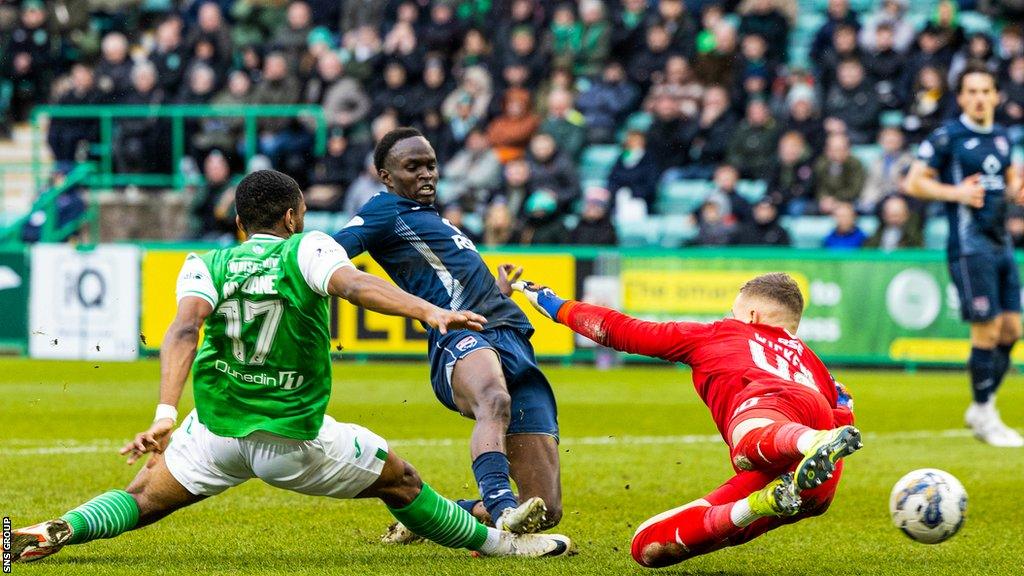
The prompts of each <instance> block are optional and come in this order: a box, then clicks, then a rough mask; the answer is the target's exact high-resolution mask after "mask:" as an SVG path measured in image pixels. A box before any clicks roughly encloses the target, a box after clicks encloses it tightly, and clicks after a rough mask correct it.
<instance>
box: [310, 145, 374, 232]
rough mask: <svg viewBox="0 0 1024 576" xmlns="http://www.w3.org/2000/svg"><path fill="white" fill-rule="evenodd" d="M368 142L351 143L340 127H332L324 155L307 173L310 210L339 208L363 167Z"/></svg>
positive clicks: (368, 147)
mask: <svg viewBox="0 0 1024 576" xmlns="http://www.w3.org/2000/svg"><path fill="white" fill-rule="evenodd" d="M371 151H372V150H371V149H370V146H369V144H359V143H357V142H355V143H354V142H352V141H350V140H349V139H348V137H346V136H345V131H344V130H342V129H341V128H332V129H331V132H330V137H329V138H328V139H327V154H325V155H324V156H323V157H322V158H318V159H317V161H316V164H315V165H314V167H313V170H312V171H311V173H310V175H309V182H310V186H309V188H308V189H307V190H306V195H305V197H306V206H307V207H308V208H309V209H310V210H329V211H332V212H337V211H340V210H341V209H342V203H343V201H344V199H345V191H346V190H347V189H348V187H349V186H350V185H352V183H353V182H355V180H356V179H357V178H359V174H360V172H362V170H363V163H364V162H365V161H366V155H367V154H369V153H371Z"/></svg>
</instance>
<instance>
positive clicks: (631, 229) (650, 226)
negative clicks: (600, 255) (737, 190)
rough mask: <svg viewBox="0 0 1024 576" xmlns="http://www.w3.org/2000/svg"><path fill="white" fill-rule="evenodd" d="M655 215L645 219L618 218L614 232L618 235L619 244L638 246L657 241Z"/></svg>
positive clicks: (656, 219)
mask: <svg viewBox="0 0 1024 576" xmlns="http://www.w3.org/2000/svg"><path fill="white" fill-rule="evenodd" d="M655 224H660V223H659V221H658V217H657V216H649V217H648V218H647V219H645V220H619V221H617V222H616V223H615V232H616V233H617V234H618V236H619V245H620V246H622V247H623V248H640V247H643V246H650V245H652V244H654V243H656V242H657V238H658V235H659V233H660V230H659V226H656V225H655Z"/></svg>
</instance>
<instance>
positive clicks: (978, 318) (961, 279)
mask: <svg viewBox="0 0 1024 576" xmlns="http://www.w3.org/2000/svg"><path fill="white" fill-rule="evenodd" d="M949 275H950V277H951V278H952V279H953V284H955V285H956V289H957V292H959V293H960V316H961V317H962V318H963V319H964V320H965V321H967V322H986V321H988V320H991V319H993V318H995V317H996V316H998V315H999V314H1001V313H1003V312H1020V273H1019V272H1018V271H1017V262H1016V261H1015V260H1014V258H1013V251H1012V250H996V251H993V252H989V253H987V254H968V255H966V256H960V257H959V258H956V259H953V260H950V261H949Z"/></svg>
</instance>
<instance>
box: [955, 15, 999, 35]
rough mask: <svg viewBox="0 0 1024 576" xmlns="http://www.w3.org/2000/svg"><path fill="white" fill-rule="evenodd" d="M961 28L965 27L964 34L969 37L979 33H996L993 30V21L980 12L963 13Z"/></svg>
mask: <svg viewBox="0 0 1024 576" xmlns="http://www.w3.org/2000/svg"><path fill="white" fill-rule="evenodd" d="M960 26H961V27H963V29H964V34H966V35H968V36H970V35H971V34H975V33H978V32H985V33H988V34H993V33H994V32H995V31H994V30H993V29H992V20H991V19H990V18H989V17H988V16H985V15H984V14H982V13H980V12H961V13H960Z"/></svg>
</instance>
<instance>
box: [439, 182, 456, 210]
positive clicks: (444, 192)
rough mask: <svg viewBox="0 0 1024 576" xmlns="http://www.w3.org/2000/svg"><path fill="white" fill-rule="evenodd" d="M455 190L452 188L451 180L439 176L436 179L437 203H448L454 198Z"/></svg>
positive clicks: (442, 204)
mask: <svg viewBox="0 0 1024 576" xmlns="http://www.w3.org/2000/svg"><path fill="white" fill-rule="evenodd" d="M454 193H455V190H454V189H453V188H452V185H451V182H450V181H448V180H445V179H444V178H441V179H439V180H438V181H437V203H438V204H439V205H441V206H444V205H445V204H448V203H449V202H452V201H453V200H455V196H454Z"/></svg>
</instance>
